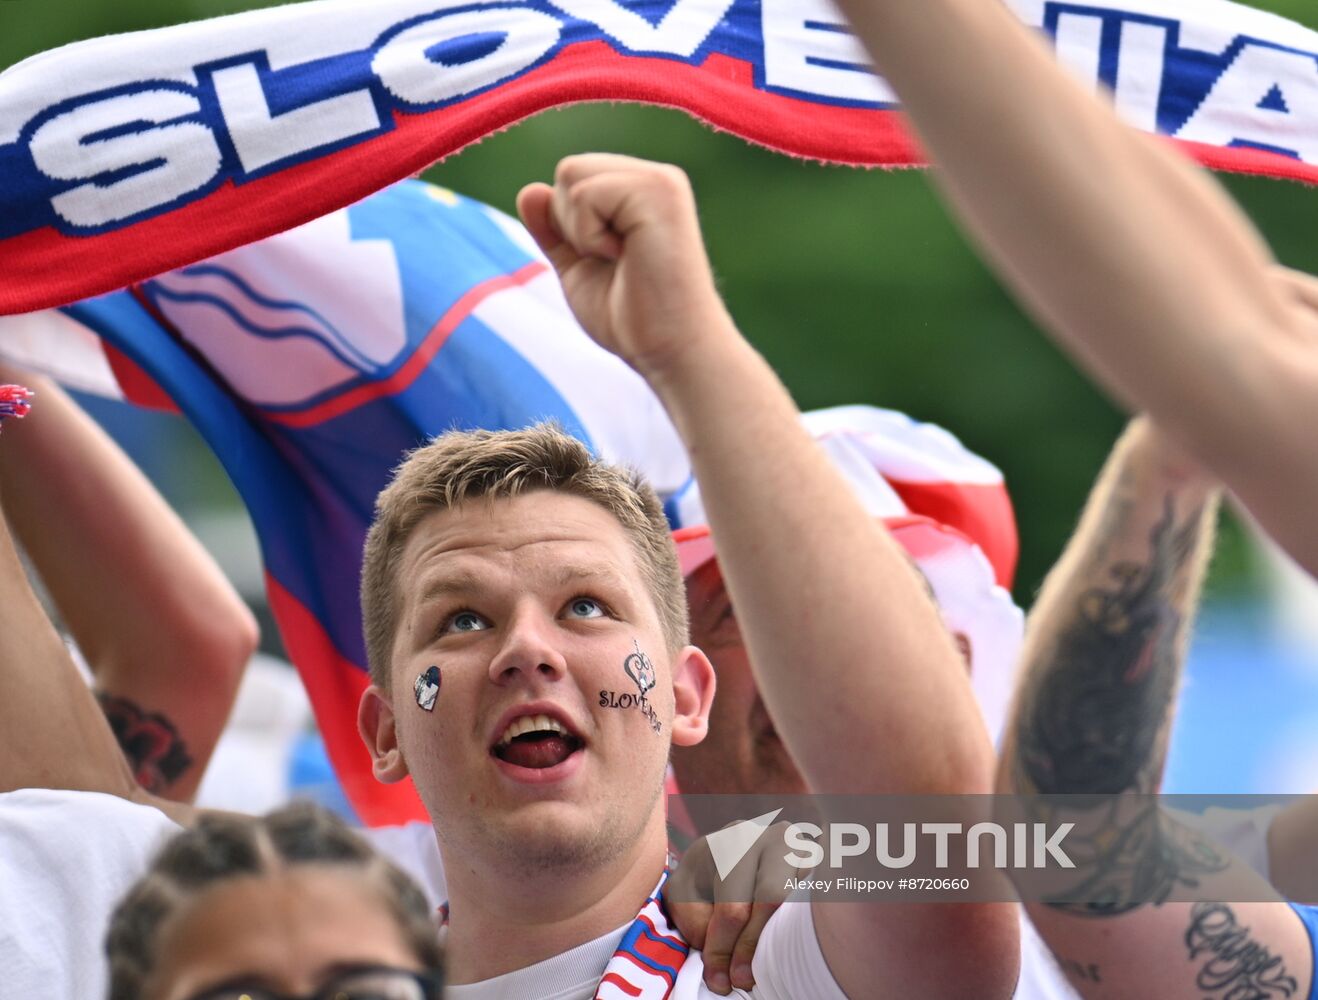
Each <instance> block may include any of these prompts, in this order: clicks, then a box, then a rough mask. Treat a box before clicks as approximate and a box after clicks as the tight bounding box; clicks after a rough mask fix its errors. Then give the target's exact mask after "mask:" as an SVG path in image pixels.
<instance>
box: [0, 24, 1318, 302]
mask: <svg viewBox="0 0 1318 1000" xmlns="http://www.w3.org/2000/svg"><path fill="white" fill-rule="evenodd" d="M1009 2H1010V6H1012V7H1013V9H1014V10H1015V11H1016V12H1017V14H1019V15H1020V17H1021V18H1022V20H1024V21H1025V22H1026V23H1028V24H1030V25H1032V26H1034V27H1036V28H1038V29H1040V30H1042V31H1044V32H1046V33H1048V34H1049V35H1051V36H1052V38H1053V39H1054V41H1055V47H1056V51H1057V55H1058V58H1059V59H1060V60H1061V61H1062V62H1064V63H1065V64H1066V65H1067V66H1068V67H1070V68H1071V69H1072V70H1073V71H1074V72H1076V73H1077V74H1079V76H1080V78H1081V79H1082V81H1084V82H1086V83H1088V84H1090V85H1092V86H1094V87H1095V88H1097V87H1098V86H1099V85H1100V84H1105V85H1107V86H1108V87H1110V88H1111V89H1112V90H1113V92H1114V95H1115V100H1116V103H1117V105H1118V107H1119V109H1120V111H1121V113H1122V114H1123V116H1125V117H1126V118H1127V120H1129V121H1130V122H1131V123H1132V124H1134V125H1135V126H1136V127H1139V128H1142V129H1145V130H1147V131H1150V132H1157V133H1159V134H1162V135H1166V136H1170V137H1172V138H1174V139H1176V140H1178V141H1180V142H1182V143H1184V144H1185V145H1186V147H1187V148H1188V149H1189V151H1190V152H1191V153H1192V154H1193V155H1195V156H1196V157H1197V158H1198V159H1200V160H1201V161H1202V162H1204V163H1206V164H1207V165H1209V166H1211V167H1215V168H1221V169H1229V170H1240V171H1247V172H1253V173H1261V174H1269V175H1272V176H1277V177H1288V178H1293V179H1298V180H1304V181H1309V182H1315V181H1318V33H1315V32H1313V31H1310V30H1309V29H1306V28H1304V27H1302V26H1300V25H1298V24H1296V23H1294V22H1291V21H1288V20H1286V19H1284V18H1281V17H1277V16H1275V15H1272V14H1267V13H1264V12H1261V11H1258V10H1256V9H1253V8H1250V7H1248V6H1245V5H1243V4H1239V3H1233V2H1228V0H1193V2H1188V0H1084V2H1073V0H1066V2H1062V0H1009ZM599 100H624V101H640V102H646V103H652V104H662V105H667V106H671V107H677V108H681V109H684V110H686V111H688V112H690V113H691V114H692V115H694V116H696V117H698V118H701V119H702V120H704V121H707V122H709V123H711V124H713V125H714V126H716V127H718V128H720V129H726V130H728V131H731V132H734V133H736V134H738V135H741V136H743V137H745V138H747V139H749V140H751V141H753V142H757V143H761V144H763V145H766V146H769V147H771V148H775V149H779V150H782V151H784V152H787V153H790V154H794V155H798V156H806V157H812V158H816V159H822V160H828V161H832V162H839V163H853V164H866V165H879V166H902V165H911V164H918V163H919V162H920V153H919V150H918V149H917V147H916V145H915V144H914V143H913V142H912V140H911V139H910V137H909V136H908V134H907V133H906V131H905V130H904V129H903V127H902V125H901V121H900V118H899V115H898V114H897V110H898V109H897V105H896V104H895V98H894V95H893V94H892V92H891V91H890V89H889V88H888V87H887V85H886V84H885V83H884V82H883V81H882V80H881V79H880V78H879V77H877V76H875V75H874V74H873V73H872V72H871V71H870V68H869V66H868V64H867V60H866V57H865V54H864V52H863V51H862V49H861V47H860V45H859V43H858V41H857V40H856V39H855V38H854V37H853V36H852V35H851V34H850V32H849V31H848V29H847V27H846V25H845V23H844V22H843V20H842V18H841V15H840V14H839V13H838V12H837V10H836V9H835V8H834V7H833V6H832V4H831V3H829V2H828V0H516V2H514V0H486V2H480V0H478V2H474V3H458V2H445V0H376V2H372V3H370V4H363V3H361V2H359V0H311V2H306V3H297V4H290V5H288V6H284V7H273V8H267V9H263V10H255V11H249V12H246V13H242V14H234V15H230V16H228V17H221V18H215V19H212V20H208V21H199V22H194V23H191V24H181V25H176V26H173V27H168V28H162V29H158V30H154V31H146V32H137V33H134V34H129V35H120V36H112V37H107V38H99V39H93V40H90V41H86V42H79V43H76V44H73V45H69V46H66V47H64V48H61V49H56V50H54V51H52V52H47V53H43V54H41V55H39V56H36V57H34V58H31V59H28V60H26V61H24V62H22V63H19V64H18V65H16V66H14V67H11V68H10V69H8V70H6V71H5V72H4V73H3V74H0V313H21V312H27V311H31V310H35V309H39V308H44V307H49V306H55V305H62V304H66V303H69V302H74V301H77V300H80V299H84V298H87V297H88V296H91V295H95V294H99V293H102V292H107V291H110V290H112V289H116V288H120V287H123V286H126V285H128V284H130V283H132V282H134V281H140V280H143V279H146V278H149V277H152V276H154V275H157V274H160V273H162V272H165V271H168V270H171V269H174V268H178V267H181V266H183V265H186V264H190V263H193V262H195V261H198V260H202V259H204V258H207V257H211V256H213V255H215V254H218V253H221V252H223V251H226V250H230V249H232V248H234V247H237V246H241V245H244V244H247V243H251V242H253V241H255V240H259V239H262V238H265V237H268V236H271V235H273V234H275V233H279V232H283V231H284V230H287V229H291V228H292V227H294V226H297V225H300V224H302V223H306V222H308V221H310V220H312V219H316V218H319V217H321V216H324V215H326V214H328V213H330V212H333V211H335V210H337V209H340V208H342V207H344V206H346V205H349V204H352V203H354V202H356V201H358V200H360V199H362V198H364V197H366V196H367V195H370V194H371V193H372V192H375V191H378V190H381V189H382V188H384V187H386V186H388V185H389V184H392V183H394V182H396V181H398V180H400V179H402V178H404V177H408V176H410V175H413V174H415V173H417V172H418V171H420V170H423V169H425V168H426V167H427V166H429V165H430V164H431V163H433V162H435V161H436V160H438V159H439V158H441V157H443V156H445V155H447V154H448V153H451V152H453V151H455V150H457V149H460V148H462V147H463V146H465V145H467V144H468V143H471V142H474V141H476V140H478V139H480V138H481V137H483V136H486V135H489V134H490V133H492V132H494V131H496V130H498V129H499V128H501V127H504V126H506V125H508V124H510V123H512V122H515V121H518V120H520V119H522V118H525V117H527V116H529V115H532V114H534V113H536V112H538V111H541V110H544V109H546V108H550V107H554V106H560V105H565V104H571V103H575V102H580V101H599Z"/></svg>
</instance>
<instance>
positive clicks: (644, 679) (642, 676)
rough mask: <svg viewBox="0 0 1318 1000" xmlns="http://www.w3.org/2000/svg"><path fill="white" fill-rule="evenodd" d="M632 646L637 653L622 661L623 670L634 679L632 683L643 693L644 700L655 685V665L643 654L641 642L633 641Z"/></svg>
mask: <svg viewBox="0 0 1318 1000" xmlns="http://www.w3.org/2000/svg"><path fill="white" fill-rule="evenodd" d="M632 645H633V646H634V647H635V648H636V652H634V653H629V654H628V656H627V659H625V660H623V661H622V669H623V670H624V671H625V672H626V674H627V676H628V677H630V678H631V679H632V683H633V684H635V685H636V689H637V690H638V691H640V692H641V697H642V698H644V697H645V695H646V692H647V691H649V690H650V689H651V688H653V687H654V684H655V675H654V664H653V663H651V662H650V658H649V657H648V656H646V655H645V654H644V653H642V652H641V644H640V643H639V642H637V641H636V640H635V639H633V640H632Z"/></svg>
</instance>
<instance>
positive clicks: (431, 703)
mask: <svg viewBox="0 0 1318 1000" xmlns="http://www.w3.org/2000/svg"><path fill="white" fill-rule="evenodd" d="M439 681H440V677H439V667H431V668H430V669H429V670H427V671H426V672H425V673H424V674H418V675H417V678H416V681H415V683H413V685H412V691H413V692H414V693H415V694H416V703H417V704H418V705H420V706H421V708H422V709H424V710H425V711H427V712H433V711H434V710H435V699H436V698H438V697H439Z"/></svg>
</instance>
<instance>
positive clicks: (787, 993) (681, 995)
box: [444, 900, 846, 1000]
mask: <svg viewBox="0 0 1318 1000" xmlns="http://www.w3.org/2000/svg"><path fill="white" fill-rule="evenodd" d="M630 926H631V925H630V924H628V925H626V926H623V927H619V928H618V929H617V930H616V931H613V932H612V933H610V934H605V935H604V936H603V937H599V938H596V939H595V940H594V941H589V942H587V943H586V944H583V945H578V946H577V947H576V948H573V949H572V950H571V951H565V952H563V954H561V955H555V956H554V957H553V958H550V959H546V960H545V961H543V962H537V963H536V964H535V965H529V966H527V967H526V968H525V969H518V970H517V971H516V972H509V973H507V974H506V975H502V976H496V977H495V978H494V979H486V980H484V981H483V982H479V983H471V984H469V985H466V986H448V987H447V988H446V989H445V991H444V996H445V1000H591V998H592V997H593V996H595V991H596V990H597V989H598V988H599V985H600V977H601V976H602V975H603V974H604V967H605V966H606V965H608V964H609V959H610V958H612V957H613V953H614V951H615V950H616V949H617V947H618V944H619V942H620V941H621V940H622V937H623V935H624V934H625V933H626V932H627V928H628V927H630ZM704 968H705V967H704V963H703V962H701V960H700V952H698V951H693V952H691V954H690V955H689V956H688V957H687V960H686V961H685V962H684V963H682V968H681V970H680V971H679V972H678V974H677V983H676V985H675V986H674V987H673V992H672V994H671V996H672V997H673V1000H696V998H699V1000H706V998H712V997H717V996H718V994H717V993H713V992H711V991H710V990H709V989H708V988H707V987H706V986H705V983H704V979H703V978H702V976H703V973H704ZM751 968H752V970H753V972H754V974H755V989H753V990H751V991H750V992H747V991H745V990H733V991H732V995H733V996H737V997H744V998H748V1000H846V994H845V993H843V992H842V990H841V988H840V987H839V986H838V985H837V983H836V981H835V980H834V979H833V975H832V973H831V972H829V970H828V963H827V962H825V961H824V953H823V952H822V951H821V950H820V948H819V938H818V937H816V936H815V922H814V919H813V918H812V917H811V914H810V904H809V902H808V901H806V900H797V901H792V902H788V903H785V904H783V905H782V906H781V907H779V908H778V912H776V913H775V914H774V915H773V916H772V917H770V918H769V922H768V923H767V924H766V925H765V927H764V933H763V935H762V936H761V937H760V944H759V947H758V948H756V950H755V957H754V958H753V959H752V960H751Z"/></svg>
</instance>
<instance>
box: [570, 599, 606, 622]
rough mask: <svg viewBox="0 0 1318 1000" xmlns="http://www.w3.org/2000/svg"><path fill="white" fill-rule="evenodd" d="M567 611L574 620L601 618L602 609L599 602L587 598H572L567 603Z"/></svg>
mask: <svg viewBox="0 0 1318 1000" xmlns="http://www.w3.org/2000/svg"><path fill="white" fill-rule="evenodd" d="M567 607H568V611H569V612H570V613H571V615H572V616H573V617H574V618H603V617H604V609H603V608H602V607H601V606H600V603H599V601H596V600H593V599H591V598H589V597H574V598H573V599H572V600H571V601H569V602H568V606H567Z"/></svg>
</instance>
